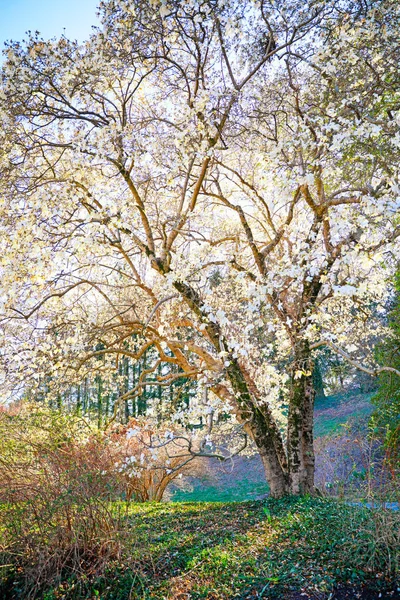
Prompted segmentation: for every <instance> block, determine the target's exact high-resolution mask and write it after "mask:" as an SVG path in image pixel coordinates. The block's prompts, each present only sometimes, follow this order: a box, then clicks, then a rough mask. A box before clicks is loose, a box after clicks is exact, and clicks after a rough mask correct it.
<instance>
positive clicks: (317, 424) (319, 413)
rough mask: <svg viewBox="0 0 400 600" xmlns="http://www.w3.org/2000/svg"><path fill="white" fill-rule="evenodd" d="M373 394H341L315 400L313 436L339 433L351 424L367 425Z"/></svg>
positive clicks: (371, 410) (371, 409) (371, 408)
mask: <svg viewBox="0 0 400 600" xmlns="http://www.w3.org/2000/svg"><path fill="white" fill-rule="evenodd" d="M373 395H374V393H369V394H362V393H352V394H351V393H349V392H343V393H341V394H335V395H332V396H326V397H325V398H317V400H316V402H315V420H314V435H315V437H322V436H326V435H332V434H336V433H340V431H341V429H342V428H343V427H344V426H345V425H347V424H348V423H351V422H357V425H358V426H360V425H362V424H365V425H366V424H367V422H368V419H369V417H370V416H371V414H372V412H373V410H374V407H373V406H372V404H371V398H372V396H373Z"/></svg>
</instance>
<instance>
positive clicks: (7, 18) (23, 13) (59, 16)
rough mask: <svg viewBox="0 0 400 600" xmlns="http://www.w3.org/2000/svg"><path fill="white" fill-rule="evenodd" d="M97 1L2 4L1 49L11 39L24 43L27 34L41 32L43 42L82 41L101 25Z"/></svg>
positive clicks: (7, 0) (1, 1)
mask: <svg viewBox="0 0 400 600" xmlns="http://www.w3.org/2000/svg"><path fill="white" fill-rule="evenodd" d="M97 4H98V0H0V48H1V49H2V48H3V47H4V42H5V41H6V40H9V39H13V40H22V39H23V38H24V37H25V32H26V31H28V30H31V31H36V30H38V31H40V33H41V34H42V36H43V37H44V38H51V37H54V36H57V37H58V36H60V35H61V34H62V33H63V28H64V27H65V34H66V35H67V37H69V38H72V39H75V38H76V39H78V40H79V41H82V40H84V39H85V38H87V37H88V36H89V34H90V32H91V26H92V25H96V24H97V23H98V21H97V17H96V7H97Z"/></svg>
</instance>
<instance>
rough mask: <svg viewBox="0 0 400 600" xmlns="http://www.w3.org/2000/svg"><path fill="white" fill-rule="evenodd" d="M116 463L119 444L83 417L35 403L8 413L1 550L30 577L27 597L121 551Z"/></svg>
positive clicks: (0, 447)
mask: <svg viewBox="0 0 400 600" xmlns="http://www.w3.org/2000/svg"><path fill="white" fill-rule="evenodd" d="M114 461H115V457H114V456H113V448H112V445H111V444H108V443H105V442H104V440H103V439H102V437H101V436H97V435H96V434H95V433H93V432H92V431H91V430H90V429H89V428H88V427H87V425H86V424H85V423H84V422H82V421H81V420H80V419H77V418H75V417H72V416H66V415H62V414H60V413H54V412H51V411H49V410H46V409H38V408H37V407H32V406H26V407H23V408H22V409H21V410H20V411H18V412H17V413H16V414H8V413H7V412H3V413H2V414H1V415H0V502H1V503H2V504H1V513H2V524H3V529H2V532H1V538H0V545H1V547H0V551H1V554H2V555H3V561H2V562H3V563H4V564H7V565H9V567H8V568H9V570H10V573H12V572H14V573H15V572H17V573H18V572H22V573H23V576H24V579H25V581H26V583H27V584H28V582H29V588H28V587H27V589H26V595H25V596H24V597H26V598H29V597H34V596H35V595H36V594H37V593H38V592H39V590H40V589H41V588H42V587H43V586H45V585H47V584H48V583H49V582H56V581H57V580H60V579H61V578H62V577H64V576H66V575H70V574H72V573H76V572H82V571H85V572H86V573H89V574H90V573H99V572H101V571H102V569H104V567H105V565H106V564H107V562H108V561H109V560H110V558H112V557H118V556H119V553H120V550H121V543H120V542H121V527H120V525H121V519H120V517H121V515H120V514H118V511H117V509H116V507H115V505H112V504H111V503H110V500H111V499H115V498H116V497H117V495H118V493H119V482H118V479H116V478H115V473H114V467H113V465H114ZM28 589H29V591H28Z"/></svg>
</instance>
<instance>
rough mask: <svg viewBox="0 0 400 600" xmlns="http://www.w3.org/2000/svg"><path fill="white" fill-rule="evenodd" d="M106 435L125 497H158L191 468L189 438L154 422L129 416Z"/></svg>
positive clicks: (193, 459)
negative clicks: (113, 448) (116, 457)
mask: <svg viewBox="0 0 400 600" xmlns="http://www.w3.org/2000/svg"><path fill="white" fill-rule="evenodd" d="M109 435H110V438H111V440H112V441H113V443H114V445H115V447H116V448H117V449H118V462H117V463H116V467H117V468H118V471H119V473H120V474H121V477H122V479H123V481H124V482H125V490H126V498H127V500H131V499H134V500H135V501H136V502H147V501H155V502H159V501H161V500H162V498H163V495H164V493H165V490H166V488H167V486H168V485H169V484H170V483H172V482H173V481H174V480H175V479H177V478H180V477H182V475H183V474H187V473H189V472H192V470H193V468H194V467H195V465H196V463H197V462H198V461H196V458H195V456H194V454H191V442H190V440H189V439H188V438H186V437H185V436H184V435H182V433H181V432H179V431H176V430H174V431H173V430H171V428H170V429H167V428H166V427H158V428H155V426H154V425H153V424H152V423H151V422H150V421H148V420H146V419H142V420H140V421H139V420H137V419H131V420H130V421H129V423H128V424H127V425H117V426H116V427H115V428H114V429H113V430H111V432H110V434H109Z"/></svg>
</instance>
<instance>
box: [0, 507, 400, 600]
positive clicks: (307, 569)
mask: <svg viewBox="0 0 400 600" xmlns="http://www.w3.org/2000/svg"><path fill="white" fill-rule="evenodd" d="M382 518H383V517H382V515H380V516H379V523H380V525H379V526H380V535H379V537H377V535H376V530H377V526H378V524H377V514H376V513H373V512H371V511H368V510H367V509H364V508H360V507H351V506H347V505H343V504H339V503H337V502H333V501H328V500H323V499H315V498H314V499H311V498H302V499H294V498H287V499H285V500H281V501H274V500H268V501H264V502H253V503H251V502H247V503H233V504H231V503H225V504H219V503H212V504H209V503H165V504H144V505H143V504H142V505H138V504H136V505H134V504H133V505H131V507H130V509H129V512H128V514H127V516H126V517H125V519H126V520H125V521H124V536H123V538H122V539H123V549H122V551H121V553H120V554H119V556H118V559H114V560H110V561H109V562H108V563H107V567H106V569H105V570H104V571H103V573H102V574H96V573H95V572H93V573H91V572H90V569H88V568H86V569H85V572H84V573H79V572H75V573H69V574H68V570H67V569H66V570H65V573H64V577H63V578H62V581H59V582H58V584H57V582H56V581H53V583H52V586H50V589H49V587H48V588H47V590H42V591H41V592H40V594H39V596H38V597H40V598H43V599H44V600H56V599H63V600H71V599H83V598H84V599H94V598H101V599H102V600H125V599H128V598H129V599H131V600H134V599H142V600H150V599H152V600H165V599H168V600H169V599H174V600H183V599H185V598H191V599H193V600H195V599H198V600H200V599H202V598H203V599H209V600H222V599H226V600H227V599H233V598H234V599H236V600H239V599H245V598H269V599H275V598H276V599H281V600H283V599H286V598H290V599H292V598H293V599H294V598H299V599H302V598H305V599H306V598H307V597H309V598H315V599H318V600H322V599H328V598H329V597H332V596H329V594H330V593H331V592H332V591H333V590H334V589H336V588H338V587H339V589H340V588H343V587H344V588H345V589H349V588H350V589H353V587H352V586H355V587H356V588H357V589H362V585H365V586H367V588H371V586H373V589H374V590H378V591H377V592H376V594H377V595H376V596H375V597H376V598H378V594H379V590H380V591H381V592H383V590H384V589H387V588H388V586H389V588H390V582H391V585H392V587H391V590H392V591H394V592H395V593H396V594H397V591H395V590H396V589H397V588H396V586H395V584H394V583H393V582H394V581H395V578H396V569H398V561H399V546H398V543H399V539H398V533H397V538H396V533H395V532H396V531H397V532H399V530H400V515H399V514H395V513H391V512H387V513H386V512H385V513H384V518H385V519H386V521H385V522H384V521H382ZM384 528H386V529H384ZM384 531H385V532H386V534H385V535H381V534H382V533H383V532H384ZM396 540H397V541H396ZM3 571H7V570H6V569H3ZM5 575H6V573H3V577H5ZM28 590H29V585H28V588H26V587H25V588H24V586H23V572H22V571H21V570H18V569H15V570H10V571H9V572H8V577H7V582H5V581H4V580H3V588H2V589H0V597H1V598H2V599H4V600H6V599H7V598H10V599H11V598H15V599H25V598H28V597H29V596H28ZM295 594H297V595H295ZM298 594H304V595H303V596H299V595H298ZM343 597H344V596H343ZM346 597H347V596H346ZM355 597H356V596H354V598H355ZM368 597H370V596H368ZM372 597H373V596H372ZM382 597H383V598H384V597H388V598H395V597H399V596H396V595H392V596H389V595H388V596H385V595H383V596H382Z"/></svg>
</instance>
